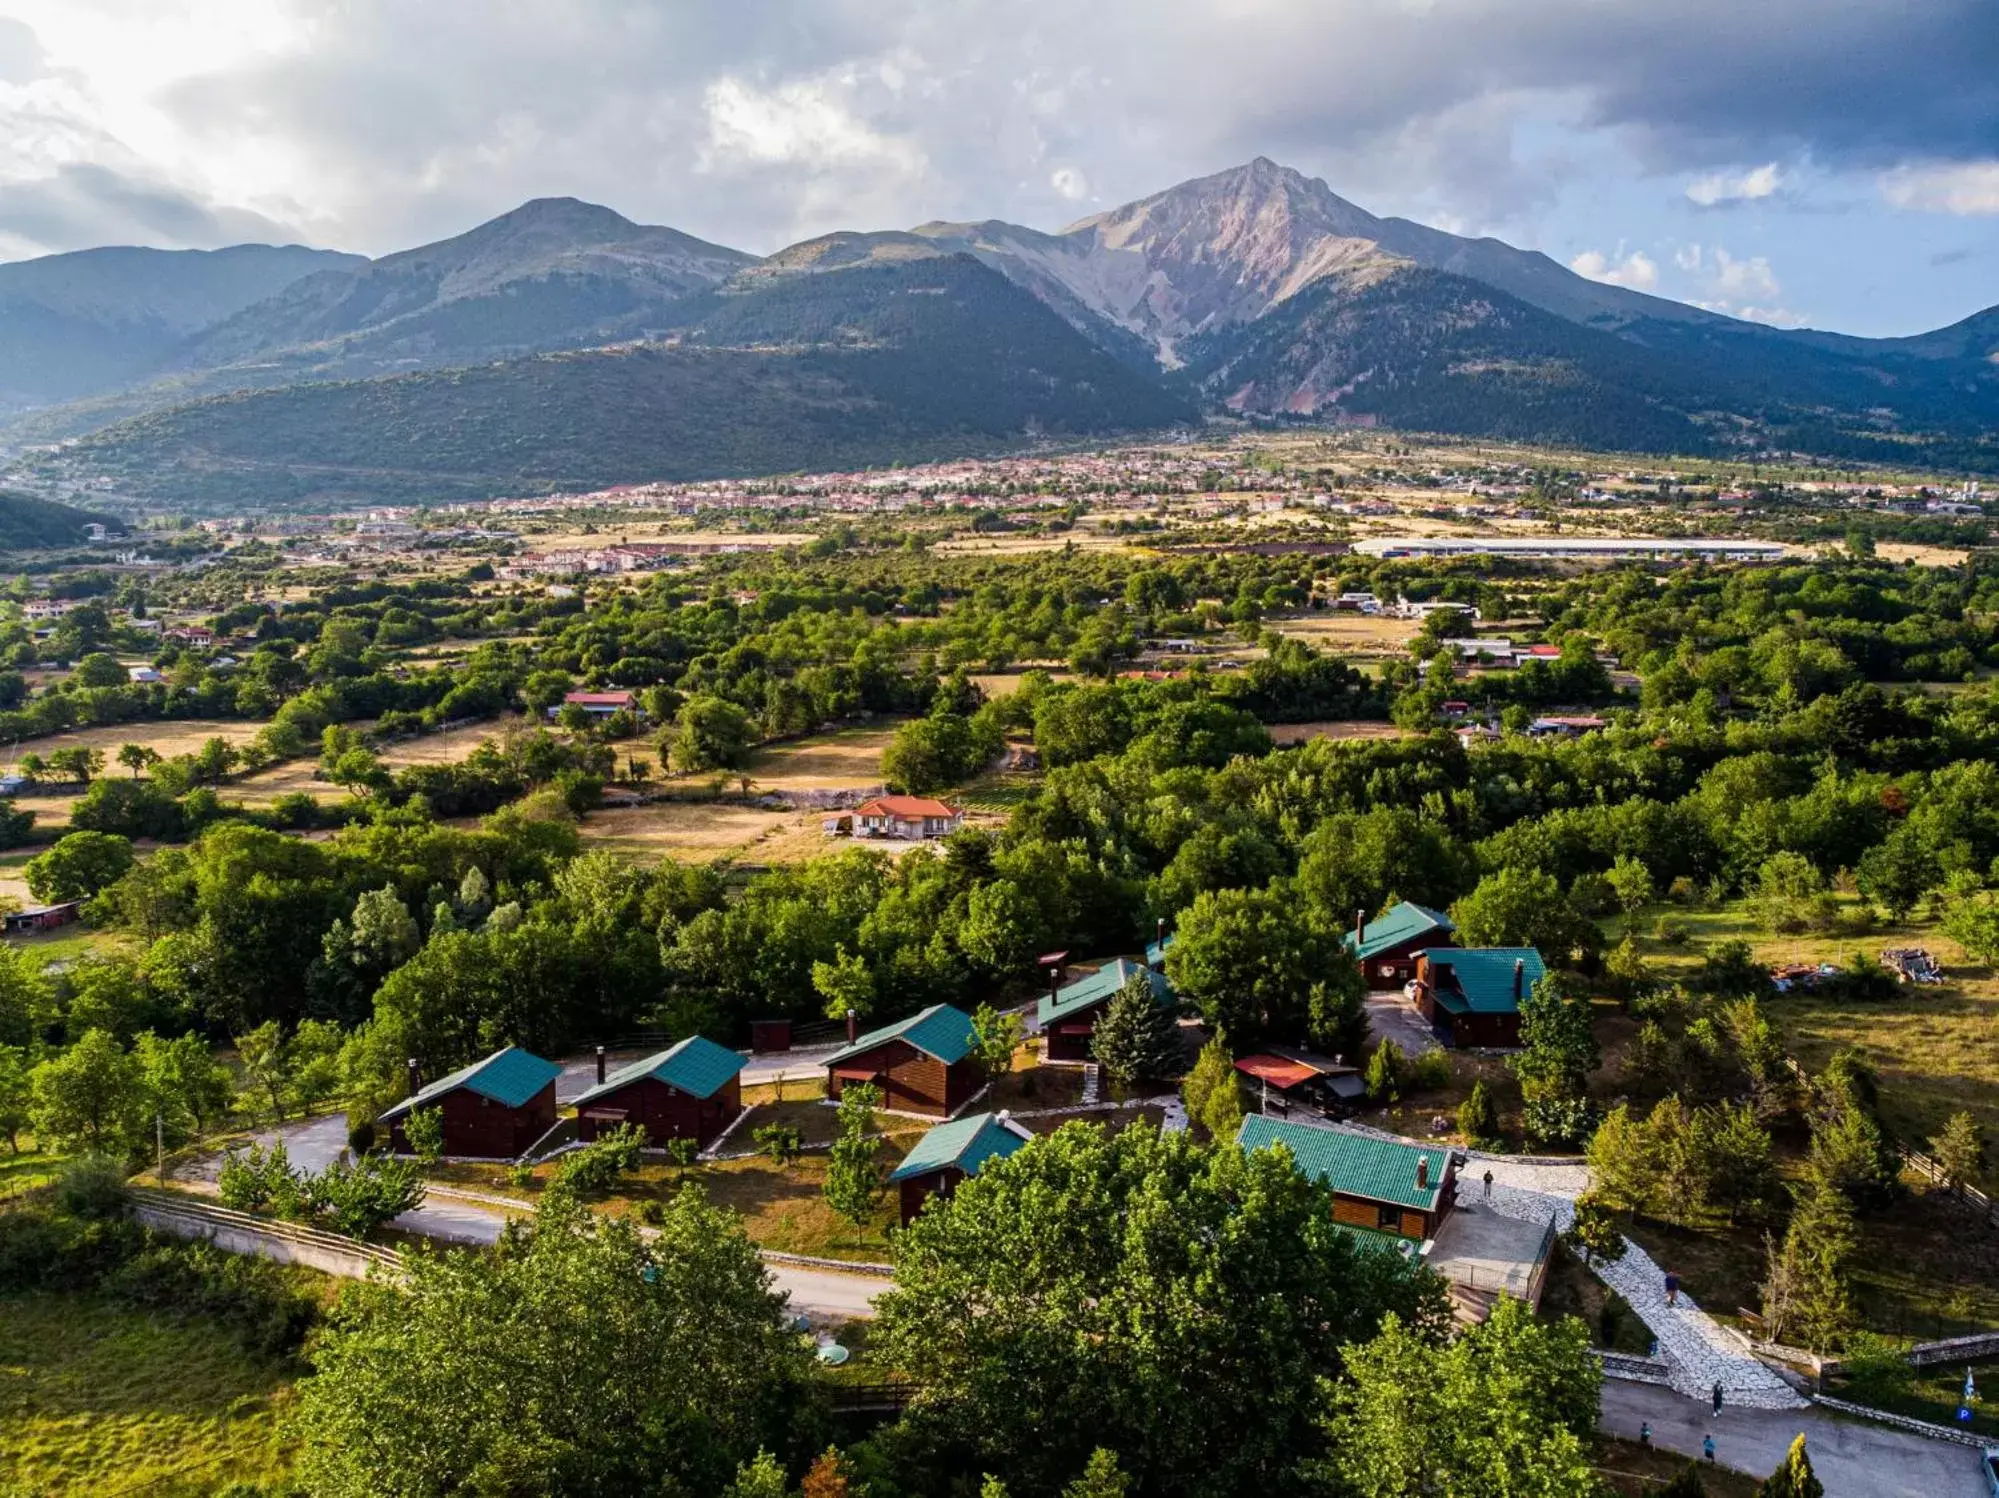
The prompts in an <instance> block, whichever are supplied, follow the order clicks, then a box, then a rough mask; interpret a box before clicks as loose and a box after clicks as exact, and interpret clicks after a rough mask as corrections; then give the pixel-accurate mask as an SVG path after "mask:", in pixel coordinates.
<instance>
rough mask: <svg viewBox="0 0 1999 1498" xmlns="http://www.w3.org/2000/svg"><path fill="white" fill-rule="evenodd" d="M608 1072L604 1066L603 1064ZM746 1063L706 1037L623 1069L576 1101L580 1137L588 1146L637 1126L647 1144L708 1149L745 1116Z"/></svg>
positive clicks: (697, 1037) (693, 1038) (601, 1079)
mask: <svg viewBox="0 0 1999 1498" xmlns="http://www.w3.org/2000/svg"><path fill="white" fill-rule="evenodd" d="M598 1064H599V1066H600V1067H601V1066H602V1060H601V1058H600V1060H599V1063H598ZM744 1064H745V1063H744V1059H743V1057H742V1056H741V1055H740V1054H738V1053H737V1052H735V1051H732V1050H730V1049H728V1048H727V1047H726V1046H719V1045H717V1044H715V1042H714V1041H712V1040H709V1039H707V1038H706V1037H705V1036H701V1035H690V1036H688V1037H687V1039H685V1040H683V1041H680V1042H678V1043H677V1044H675V1045H672V1046H670V1047H668V1048H667V1049H666V1050H663V1051H661V1052H659V1053H658V1054H657V1055H653V1056H648V1057H646V1058H645V1059H644V1060H643V1061H635V1062H633V1063H632V1064H631V1065H630V1066H625V1067H620V1068H619V1069H618V1070H617V1071H615V1072H613V1073H611V1075H610V1076H608V1077H606V1076H604V1075H602V1074H601V1071H600V1073H599V1076H598V1078H597V1085H596V1086H595V1087H592V1088H591V1089H590V1090H589V1091H588V1092H586V1093H584V1094H583V1095H582V1096H581V1097H579V1098H577V1100H576V1136H577V1138H579V1139H581V1140H582V1141H583V1142H584V1143H585V1144H589V1143H591V1142H592V1141H593V1140H595V1139H596V1138H597V1137H598V1135H600V1134H604V1133H608V1132H610V1131H611V1130H613V1129H615V1128H617V1127H618V1126H619V1125H620V1124H628V1123H630V1124H637V1125H638V1126H639V1127H640V1128H642V1129H644V1130H645V1133H646V1142H647V1143H648V1144H650V1145H652V1146H654V1147H657V1148H663V1147H664V1146H665V1144H666V1142H667V1141H668V1140H669V1139H692V1140H693V1141H694V1142H695V1143H696V1144H698V1145H700V1146H701V1147H702V1148H703V1149H706V1148H707V1147H708V1146H709V1145H711V1144H713V1143H714V1142H715V1139H716V1137H717V1136H718V1135H720V1134H721V1133H722V1131H723V1130H724V1129H726V1128H728V1127H729V1125H730V1124H732V1123H734V1122H735V1121H736V1118H737V1116H738V1115H739V1114H741V1113H742V1111H743V1093H742V1086H741V1084H740V1082H739V1080H738V1073H740V1072H741V1071H742V1069H743V1066H744Z"/></svg>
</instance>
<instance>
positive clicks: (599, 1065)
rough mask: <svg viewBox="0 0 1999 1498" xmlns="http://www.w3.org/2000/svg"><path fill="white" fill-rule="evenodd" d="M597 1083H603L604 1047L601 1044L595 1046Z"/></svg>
mask: <svg viewBox="0 0 1999 1498" xmlns="http://www.w3.org/2000/svg"><path fill="white" fill-rule="evenodd" d="M597 1085H598V1086H599V1087H602V1086H603V1085H604V1048H603V1047H602V1046H598V1047H597Z"/></svg>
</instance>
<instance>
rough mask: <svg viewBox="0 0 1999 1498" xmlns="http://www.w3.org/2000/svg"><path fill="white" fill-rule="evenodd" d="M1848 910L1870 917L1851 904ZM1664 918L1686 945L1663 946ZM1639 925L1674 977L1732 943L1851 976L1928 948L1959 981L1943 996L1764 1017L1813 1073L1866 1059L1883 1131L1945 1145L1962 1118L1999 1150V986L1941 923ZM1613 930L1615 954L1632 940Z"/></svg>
mask: <svg viewBox="0 0 1999 1498" xmlns="http://www.w3.org/2000/svg"><path fill="white" fill-rule="evenodd" d="M1845 904H1846V907H1847V908H1848V909H1849V910H1854V909H1857V907H1858V902H1857V901H1856V900H1853V899H1851V898H1848V899H1847V900H1846V901H1845ZM1662 913H1663V914H1667V915H1670V916H1671V917H1672V919H1674V920H1676V921H1678V922H1680V923H1681V924H1683V925H1684V926H1685V928H1686V930H1687V932H1688V935H1689V939H1688V940H1687V941H1686V942H1685V943H1680V944H1672V943H1667V942H1663V941H1661V940H1659V939H1658V938H1657V936H1656V935H1655V934H1654V932H1655V930H1656V925H1657V921H1658V919H1659V917H1660V915H1661V914H1662ZM1632 924H1633V926H1634V927H1635V929H1636V932H1637V938H1638V947H1639V950H1640V951H1641V952H1642V953H1643V954H1644V957H1645V960H1646V962H1647V963H1649V964H1651V965H1652V966H1653V967H1655V968H1656V969H1658V970H1659V971H1660V972H1661V973H1662V974H1665V975H1667V976H1671V975H1673V974H1675V973H1677V972H1680V971H1684V970H1686V969H1690V968H1692V967H1693V966H1695V965H1697V964H1698V963H1699V962H1700V960H1701V956H1702V953H1703V951H1704V949H1705V948H1706V947H1708V946H1709V945H1712V944H1714V943H1718V942H1724V941H1746V942H1748V943H1749V944H1750V947H1751V948H1752V949H1753V950H1754V951H1755V953H1756V956H1757V957H1758V959H1759V960H1761V961H1764V962H1767V963H1770V964H1773V965H1775V964H1780V963H1791V962H1803V963H1816V962H1823V961H1830V962H1836V963H1841V964H1845V963H1848V962H1851V961H1852V960H1853V958H1855V957H1856V956H1858V955H1860V954H1862V953H1866V954H1868V955H1870V956H1873V955H1878V954H1879V953H1880V951H1881V950H1882V949H1883V948H1884V947H1927V948H1928V949H1929V950H1930V951H1931V952H1932V953H1934V954H1935V956H1936V958H1937V960H1938V961H1939V962H1940V963H1942V964H1943V967H1944V972H1945V976H1946V977H1947V978H1948V979H1949V980H1950V981H1949V982H1948V983H1946V984H1945V985H1944V986H1942V987H1939V988H1917V987H1914V986H1913V985H1910V986H1904V987H1902V988H1900V989H1898V990H1897V993H1896V996H1895V997H1894V998H1892V999H1889V1000H1887V1001H1886V1002H1883V1003H1865V1002H1850V1001H1848V1002H1842V1001H1835V1000H1831V999H1827V998H1823V997H1820V996H1816V995H1813V994H1810V993H1792V994H1779V995H1777V996H1776V997H1775V998H1773V999H1771V1000H1770V1002H1769V1003H1768V1004H1766V1005H1765V1006H1764V1012H1765V1013H1766V1014H1767V1015H1768V1017H1769V1020H1770V1023H1771V1024H1773V1025H1775V1026H1776V1027H1777V1029H1778V1032H1779V1033H1780V1034H1781V1035H1782V1037H1783V1040H1784V1044H1785V1046H1786V1048H1787V1049H1789V1050H1790V1051H1791V1053H1792V1054H1793V1055H1795V1056H1796V1057H1797V1058H1798V1060H1799V1062H1801V1063H1802V1064H1803V1065H1804V1066H1805V1067H1806V1068H1808V1069H1814V1068H1817V1067H1819V1066H1822V1065H1823V1064H1824V1063H1825V1059H1826V1058H1827V1057H1828V1056H1830V1055H1831V1054H1832V1053H1833V1052H1834V1051H1836V1050H1838V1049H1839V1048H1840V1047H1841V1046H1848V1045H1851V1046H1858V1047H1859V1048H1860V1049H1861V1050H1862V1051H1864V1052H1865V1053H1866V1054H1867V1057H1868V1059H1869V1060H1870V1061H1871V1062H1872V1063H1873V1065H1874V1066H1875V1068H1876V1069H1877V1070H1878V1071H1879V1072H1880V1074H1881V1116H1882V1119H1883V1120H1884V1121H1885V1122H1886V1123H1887V1125H1888V1126H1889V1127H1890V1128H1891V1129H1894V1130H1895V1131H1896V1132H1898V1133H1900V1134H1902V1135H1904V1136H1905V1137H1907V1138H1909V1139H1910V1141H1911V1142H1915V1141H1917V1140H1921V1139H1926V1138H1928V1137H1929V1136H1930V1135H1932V1134H1934V1133H1936V1132H1937V1131H1938V1130H1939V1129H1940V1128H1942V1127H1943V1123H1944V1120H1945V1119H1947V1118H1948V1117H1949V1116H1950V1115H1951V1114H1952V1113H1955V1112H1957V1111H1958V1110H1959V1109H1964V1110H1967V1111H1969V1112H1970V1113H1971V1114H1972V1115H1973V1116H1974V1117H1976V1118H1978V1119H1979V1120H1980V1122H1982V1123H1983V1124H1984V1125H1985V1132H1986V1136H1987V1137H1988V1138H1992V1139H1999V974H1995V973H1994V972H1993V971H1992V969H1990V968H1985V967H1978V966H1974V965H1969V964H1967V963H1965V961H1964V956H1963V953H1962V952H1960V951H1959V950H1958V949H1957V947H1956V946H1955V945H1954V944H1953V943H1952V942H1951V941H1949V940H1948V939H1947V938H1945V937H1944V936H1942V935H1941V934H1940V933H1939V932H1938V931H1937V929H1936V924H1935V922H1933V921H1906V922H1902V923H1899V924H1890V923H1886V922H1881V923H1878V924H1876V925H1875V926H1874V927H1873V929H1872V930H1870V931H1868V932H1866V933H1865V934H1861V935H1839V936H1821V935H1816V934H1812V933H1805V934H1802V935H1798V936H1777V935H1772V934H1771V933H1770V932H1768V931H1765V930H1764V929H1763V928H1762V927H1761V926H1760V925H1758V924H1757V922H1756V920H1755V918H1754V917H1753V916H1752V915H1751V914H1750V912H1749V910H1748V909H1747V907H1746V905H1745V904H1744V903H1742V902H1739V901H1737V902H1731V903H1730V904H1728V905H1725V906H1723V907H1722V908H1720V909H1718V910H1712V911H1703V910H1689V911H1683V910H1678V909H1670V910H1666V911H1663V912H1662V911H1660V910H1648V911H1646V912H1643V913H1642V914H1641V915H1639V916H1638V917H1637V918H1636V919H1635V920H1634V921H1633V923H1632ZM1610 925H1611V941H1612V942H1613V943H1614V942H1615V941H1616V940H1618V938H1619V936H1620V935H1621V934H1622V933H1621V932H1620V931H1618V930H1617V929H1616V923H1610Z"/></svg>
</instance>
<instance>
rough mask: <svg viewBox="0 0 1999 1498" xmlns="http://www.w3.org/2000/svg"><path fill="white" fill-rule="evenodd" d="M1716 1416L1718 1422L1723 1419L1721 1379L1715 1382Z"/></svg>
mask: <svg viewBox="0 0 1999 1498" xmlns="http://www.w3.org/2000/svg"><path fill="white" fill-rule="evenodd" d="M1714 1415H1715V1418H1716V1419H1717V1420H1719V1419H1720V1418H1721V1380H1720V1379H1716V1380H1715V1381H1714Z"/></svg>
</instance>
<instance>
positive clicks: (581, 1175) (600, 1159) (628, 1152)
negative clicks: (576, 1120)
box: [548, 1124, 646, 1197]
mask: <svg viewBox="0 0 1999 1498" xmlns="http://www.w3.org/2000/svg"><path fill="white" fill-rule="evenodd" d="M645 1140H646V1135H645V1130H644V1129H642V1128H640V1127H639V1126H638V1125H637V1124H619V1125H618V1127H617V1128H615V1129H613V1130H611V1132H610V1133H608V1134H605V1135H603V1136H602V1137H601V1138H599V1139H598V1140H597V1141H596V1142H595V1143H592V1144H586V1145H584V1146H583V1148H581V1149H579V1150H575V1151H573V1152H572V1153H570V1154H569V1155H567V1156H565V1157H564V1159H563V1161H562V1163H561V1164H560V1165H558V1166H556V1168H555V1174H554V1175H553V1176H551V1177H550V1178H549V1182H548V1189H549V1190H551V1191H571V1192H574V1193H575V1194H576V1195H578V1196H583V1197H591V1196H603V1195H605V1194H606V1193H608V1192H609V1191H610V1190H611V1188H612V1187H614V1186H616V1185H617V1184H618V1181H619V1178H620V1177H623V1176H627V1175H630V1174H631V1173H632V1172H633V1171H635V1170H637V1169H638V1168H639V1152H640V1151H641V1150H642V1149H644V1148H645Z"/></svg>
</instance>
